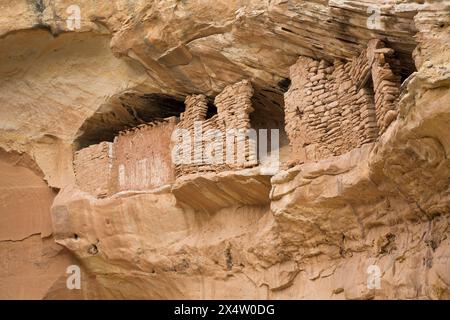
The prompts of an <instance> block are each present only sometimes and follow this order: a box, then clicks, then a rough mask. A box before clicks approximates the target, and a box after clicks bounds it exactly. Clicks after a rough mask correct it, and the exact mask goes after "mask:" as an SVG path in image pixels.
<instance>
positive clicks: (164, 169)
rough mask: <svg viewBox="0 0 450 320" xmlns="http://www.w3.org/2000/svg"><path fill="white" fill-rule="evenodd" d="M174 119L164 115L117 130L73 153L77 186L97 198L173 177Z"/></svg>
mask: <svg viewBox="0 0 450 320" xmlns="http://www.w3.org/2000/svg"><path fill="white" fill-rule="evenodd" d="M176 122H177V119H176V118H175V117H171V118H167V119H164V120H162V121H155V122H151V123H148V124H143V125H140V126H137V127H135V128H132V129H129V130H125V131H122V132H120V133H119V135H118V136H117V137H116V138H115V139H114V142H101V143H99V144H95V145H91V146H89V147H87V148H84V149H81V150H79V151H77V152H76V153H75V156H74V168H75V176H76V180H77V184H78V186H79V187H80V188H81V189H82V190H84V191H86V192H89V193H91V194H93V195H95V196H97V197H104V196H108V195H111V194H114V193H116V192H120V191H124V190H144V189H152V188H157V187H160V186H163V185H165V184H169V183H171V182H173V180H174V171H173V168H172V162H171V153H170V151H171V148H170V142H171V135H172V132H173V130H174V129H175V126H176Z"/></svg>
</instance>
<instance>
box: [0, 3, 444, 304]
mask: <svg viewBox="0 0 450 320" xmlns="http://www.w3.org/2000/svg"><path fill="white" fill-rule="evenodd" d="M70 5H73V1H69V0H67V1H66V0H64V1H53V0H46V1H6V2H5V3H4V4H2V5H0V7H2V12H3V14H1V16H0V104H1V105H2V107H1V108H0V119H1V120H0V147H1V148H2V149H1V150H2V151H1V153H0V162H1V166H0V167H1V170H0V171H1V181H2V190H3V191H2V192H3V195H4V196H3V197H2V200H1V207H0V220H1V221H2V223H1V224H0V237H1V239H0V251H1V252H2V253H1V254H0V256H2V257H6V258H3V259H2V260H1V264H0V297H1V298H36V299H43V298H50V299H51V298H72V297H74V298H118V299H120V298H144V299H155V298H163V299H167V298H196V299H203V298H210V299H211V298H212V299H215V298H247V299H255V298H258V299H280V298H284V299H302V298H326V299H368V298H370V299H372V298H375V299H378V298H389V299H398V298H406V299H448V298H450V292H449V284H450V274H449V270H450V268H449V258H450V252H449V250H450V246H449V237H448V235H449V227H448V226H449V217H450V215H449V212H450V187H449V178H450V159H449V154H450V129H449V128H450V108H449V106H450V97H449V95H450V89H449V87H450V61H449V52H450V44H449V41H448V39H449V34H450V31H449V30H450V27H449V23H450V8H449V5H448V4H447V3H446V2H445V1H425V2H424V1H406V0H404V1H385V2H384V3H383V5H380V3H379V1H375V0H367V1H366V0H365V1H325V2H323V1H322V2H317V1H307V0H298V1H294V0H292V1H284V0H282V1H251V2H241V1H200V2H192V1H184V2H183V1H181V2H180V1H175V0H173V1H171V0H170V1H166V0H165V1H150V2H149V1H125V0H123V1H122V0H117V1H111V2H101V3H99V2H95V4H94V3H93V2H92V1H89V0H84V1H79V3H78V5H79V8H80V12H81V21H80V22H81V23H80V27H81V28H80V29H76V30H71V28H69V27H68V26H69V24H67V21H66V20H67V19H68V18H69V15H70V13H68V11H67V9H68V7H69V6H70ZM72 29H73V28H72ZM241 89H242V91H239V90H241ZM183 101H185V103H186V105H187V106H188V107H187V108H186V110H185V111H184V114H183V116H181V112H183ZM213 104H214V105H215V106H216V107H217V115H213V114H208V110H212V109H213V106H212V105H213ZM191 107H192V108H191ZM235 107H236V108H235ZM253 109H254V110H253ZM231 112H234V114H231ZM283 113H284V121H283V120H282V121H280V115H283ZM168 117H175V118H178V119H176V120H175V121H174V122H167V121H162V122H161V120H162V119H165V118H168ZM281 118H282V117H281ZM195 120H204V121H206V122H207V123H208V124H209V125H211V128H217V129H220V128H222V127H221V126H223V124H224V123H225V127H226V124H227V123H228V124H229V126H239V127H242V128H248V127H249V126H251V127H252V128H258V129H259V128H266V129H269V128H278V129H279V130H280V131H281V133H283V132H284V131H285V132H286V134H287V138H288V140H289V141H288V144H289V145H290V148H289V149H290V150H287V148H285V147H284V145H280V150H279V152H280V154H283V157H282V160H283V161H282V162H283V163H282V165H281V166H280V168H279V170H278V172H275V173H271V174H269V175H267V174H261V171H260V170H259V168H260V164H261V163H259V162H258V163H254V164H253V165H252V168H239V170H236V169H237V168H234V167H230V168H213V170H210V169H211V168H205V167H202V166H199V165H198V164H194V165H192V166H181V167H178V168H177V167H176V166H175V165H174V164H173V163H171V159H169V158H170V157H169V155H170V150H171V146H170V144H171V143H173V140H172V139H171V137H169V136H171V135H170V133H171V131H173V130H174V129H175V128H176V127H180V128H191V126H192V124H193V122H194V121H195ZM124 130H125V131H124ZM120 132H122V133H120ZM281 136H282V134H280V137H281ZM286 145H287V143H286ZM202 148H203V147H202ZM248 150H250V148H249V149H248ZM198 151H199V149H193V150H192V152H193V154H195V152H198ZM248 158H249V159H250V158H251V157H248ZM143 159H153V160H151V161H149V160H146V161H144V162H143V161H142V160H143ZM250 160H253V159H250ZM258 160H260V159H258ZM205 169H207V170H205ZM177 170H178V171H177ZM206 171H207V172H206ZM121 182H122V183H121ZM70 265H78V266H80V267H81V270H82V285H81V290H68V289H67V287H66V279H67V273H66V270H67V267H68V266H70ZM372 266H376V267H377V268H378V269H379V270H380V272H381V274H380V286H376V287H371V286H368V285H367V284H368V278H369V275H370V274H368V270H369V271H370V270H373V269H370V267H372Z"/></svg>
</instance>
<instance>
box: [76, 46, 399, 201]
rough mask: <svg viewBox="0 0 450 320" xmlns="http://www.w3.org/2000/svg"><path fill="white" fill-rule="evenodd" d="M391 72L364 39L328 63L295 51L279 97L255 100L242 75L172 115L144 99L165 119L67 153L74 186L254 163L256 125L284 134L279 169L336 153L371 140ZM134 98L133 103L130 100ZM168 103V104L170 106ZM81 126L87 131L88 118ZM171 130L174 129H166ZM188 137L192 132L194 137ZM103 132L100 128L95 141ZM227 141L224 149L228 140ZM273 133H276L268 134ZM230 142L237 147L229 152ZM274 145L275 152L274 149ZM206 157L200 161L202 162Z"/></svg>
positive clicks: (389, 62) (391, 98) (99, 192)
mask: <svg viewBox="0 0 450 320" xmlns="http://www.w3.org/2000/svg"><path fill="white" fill-rule="evenodd" d="M399 74H400V65H399V61H398V60H397V59H396V58H395V53H394V51H393V50H392V49H390V48H388V47H386V46H385V45H384V43H383V42H382V41H380V40H372V41H369V43H368V46H367V48H366V49H365V50H363V51H362V52H361V53H360V55H359V56H357V57H355V58H354V59H353V60H351V61H349V62H342V61H339V60H336V61H334V63H333V64H331V63H329V62H327V61H325V60H320V61H319V60H313V59H311V58H308V57H300V58H299V59H298V61H297V62H296V63H295V64H294V65H293V66H292V67H291V68H290V76H291V81H292V82H291V83H290V86H289V87H288V90H287V92H286V93H285V96H284V101H282V102H281V103H279V102H276V101H274V100H273V99H277V98H276V97H278V98H279V97H280V95H279V94H278V95H277V94H273V93H272V95H271V96H272V101H271V100H269V99H267V97H266V98H264V97H263V98H261V96H262V95H261V94H258V95H255V90H254V88H253V86H252V84H251V82H250V81H249V80H243V81H240V82H237V83H235V84H233V85H229V86H227V87H226V88H225V89H224V90H223V91H222V92H221V93H219V94H218V95H217V96H216V97H215V98H214V101H213V102H212V101H211V100H209V99H208V97H207V96H205V95H203V94H194V95H189V96H187V97H186V98H185V102H184V104H185V111H184V112H180V113H179V115H178V116H177V115H173V114H174V112H175V113H176V112H177V110H180V109H181V108H180V106H179V103H178V102H177V100H175V99H171V98H164V99H161V98H160V99H159V102H158V101H156V100H155V99H153V102H154V103H153V109H155V108H156V110H158V115H159V116H161V114H163V115H164V114H166V115H167V114H168V113H171V115H172V116H171V117H168V118H165V119H160V120H155V121H152V122H150V123H142V124H140V125H137V126H135V127H132V128H129V129H126V130H122V131H119V133H118V134H116V133H114V132H111V130H109V135H110V140H111V136H113V141H102V142H100V143H98V144H92V145H90V146H88V147H85V148H82V149H81V150H78V151H76V153H75V156H74V168H75V172H76V177H77V182H78V184H79V186H80V187H81V188H82V189H83V190H85V191H87V192H90V193H92V194H94V195H96V196H100V197H102V196H107V195H112V194H114V193H116V192H120V191H126V190H148V189H154V188H159V187H162V186H165V185H170V184H172V183H174V182H175V180H176V179H177V178H180V177H183V176H187V175H191V174H199V173H202V172H203V173H205V172H216V173H218V172H221V171H227V170H240V169H245V168H252V167H257V166H258V165H260V164H261V160H262V159H258V148H259V144H258V133H256V129H259V128H274V129H280V131H281V132H282V133H281V134H282V135H284V134H285V132H286V133H287V136H288V138H289V145H290V150H289V151H288V154H287V156H286V155H283V156H282V157H281V158H280V159H281V161H285V162H286V163H285V165H292V164H295V163H304V162H310V161H317V160H320V159H325V158H327V157H330V156H336V155H341V154H344V153H346V152H348V151H350V150H352V149H354V148H358V147H361V146H362V145H363V144H366V143H371V142H374V141H376V140H377V138H378V136H379V135H380V134H382V133H383V132H384V131H385V130H386V129H387V127H388V126H389V124H390V123H391V122H392V121H393V120H394V119H395V118H396V117H397V114H398V111H397V106H396V102H397V98H398V95H399V88H400V75H399ZM263 93H264V92H263ZM266 93H267V91H266ZM269 93H270V92H269ZM131 97H132V96H130V95H126V98H127V99H128V101H132V99H131ZM140 99H141V100H142V97H141V98H140ZM120 100H121V101H123V100H124V98H123V97H120ZM136 100H138V101H139V99H137V98H136V97H134V101H136ZM155 101H156V102H155ZM171 103H172V104H174V105H175V108H171V107H170V104H171ZM274 104H276V105H277V106H278V107H280V106H281V107H283V106H284V111H285V115H284V112H279V111H278V112H277V111H276V110H277V109H276V107H274ZM134 105H135V104H133V103H130V102H129V103H128V105H127V107H128V108H129V109H131V110H133V112H132V114H134V115H135V117H137V116H136V109H137V108H136V107H134ZM161 105H162V107H161ZM138 106H139V109H138V110H142V111H141V113H144V114H145V112H146V118H147V119H149V118H151V119H154V118H155V116H154V115H152V114H150V115H149V111H146V108H145V105H144V104H142V103H141V104H138ZM155 106H156V107H155ZM255 108H257V110H258V111H259V112H255ZM165 110H166V111H165ZM169 110H170V111H169ZM274 110H275V111H274ZM156 112H157V111H154V113H156ZM269 112H272V114H270V113H269ZM152 116H153V117H152ZM138 119H139V120H140V121H141V122H143V120H141V119H140V118H138ZM134 120H136V119H134ZM90 121H94V120H92V119H90ZM270 121H272V123H270ZM283 122H284V123H283ZM197 125H198V128H197V127H196V126H197ZM284 125H285V128H286V129H285V128H284ZM84 126H85V127H88V126H89V123H88V124H85V125H84ZM96 128H97V130H98V128H99V127H98V126H96ZM100 128H101V127H100ZM230 129H231V130H232V135H231V136H230V137H228V136H227V134H226V133H227V130H230ZM249 129H253V130H255V131H254V132H255V133H256V135H253V136H252V135H250V134H248V133H247V130H249ZM176 130H179V131H178V132H176V134H175V131H176ZM183 130H184V131H183ZM103 131H105V130H103ZM266 131H267V130H266ZM86 132H87V133H86ZM86 132H85V133H84V134H83V135H81V137H80V138H79V140H80V141H84V142H85V143H86V141H88V140H89V139H88V138H86V136H88V137H91V138H92V137H94V136H96V134H95V133H94V134H89V133H90V131H89V130H86ZM239 133H243V134H241V135H239ZM186 134H187V137H186ZM196 134H200V135H201V136H200V137H201V138H200V139H196V137H195V135H196ZM264 134H266V132H264ZM114 135H115V136H114ZM104 136H105V134H100V135H97V138H99V137H100V138H101V137H104ZM229 138H230V139H232V143H231V148H230V147H229V146H230V143H228V144H227V139H229ZM282 138H283V137H281V138H280V135H279V133H277V135H276V136H275V137H274V138H273V139H278V140H281V139H282ZM269 141H270V138H269ZM228 142H229V141H228ZM183 143H185V144H186V145H183ZM239 144H242V145H239ZM285 144H286V141H282V142H281V143H280V144H279V146H278V147H277V148H278V149H282V148H284V145H285ZM175 145H176V146H175ZM238 146H239V147H241V150H244V152H238V149H239V148H238ZM270 146H271V145H269V149H270ZM242 147H243V148H242ZM284 149H285V148H284ZM271 151H272V150H269V151H268V153H270V152H271ZM273 151H276V152H277V156H280V155H279V154H278V153H279V152H280V150H273ZM282 153H285V151H283V152H282ZM217 154H218V155H219V157H217V156H216V155H217ZM207 155H208V157H210V159H208V160H209V161H205V160H206V159H205V158H206V157H207ZM230 158H231V161H228V162H227V160H229V159H230ZM174 159H175V162H176V163H174ZM95 173H97V174H95ZM98 173H101V174H98ZM87 177H89V178H87ZM93 177H94V178H93Z"/></svg>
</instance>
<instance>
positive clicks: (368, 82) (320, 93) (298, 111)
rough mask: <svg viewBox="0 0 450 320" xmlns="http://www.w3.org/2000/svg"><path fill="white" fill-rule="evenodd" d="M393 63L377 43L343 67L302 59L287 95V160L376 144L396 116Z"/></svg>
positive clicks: (315, 157)
mask: <svg viewBox="0 0 450 320" xmlns="http://www.w3.org/2000/svg"><path fill="white" fill-rule="evenodd" d="M396 63H397V62H396V60H395V59H394V58H393V50H392V49H389V48H385V47H384V44H383V42H381V41H379V40H371V41H369V44H368V46H367V48H366V49H365V50H363V52H362V53H361V54H360V55H359V56H358V57H357V58H355V59H354V60H352V61H350V62H347V63H343V62H341V61H335V62H334V64H333V65H331V64H329V63H328V62H326V61H324V60H321V61H317V60H313V59H311V58H307V57H300V58H299V59H298V61H297V62H296V64H294V65H293V66H292V67H291V69H290V74H291V87H290V88H289V90H288V92H286V94H285V123H286V132H287V134H288V136H289V140H290V144H291V159H293V160H294V161H297V162H305V161H315V160H320V159H324V158H327V157H329V156H333V155H340V154H343V153H345V152H347V151H349V150H351V149H353V148H356V147H359V146H361V145H362V144H365V143H369V142H373V141H375V140H376V139H377V137H378V135H379V134H381V133H383V132H384V131H385V130H386V128H387V127H388V125H389V124H390V122H392V121H393V120H394V119H395V117H396V116H397V110H396V103H395V101H396V99H397V97H398V93H399V86H400V78H399V76H397V75H395V74H394V73H393V72H392V66H394V67H396Z"/></svg>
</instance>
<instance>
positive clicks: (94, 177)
mask: <svg viewBox="0 0 450 320" xmlns="http://www.w3.org/2000/svg"><path fill="white" fill-rule="evenodd" d="M112 161H113V144H112V143H111V142H101V143H99V144H95V145H91V146H89V147H87V148H84V149H81V150H79V151H77V152H76V153H75V155H74V168H75V177H76V181H77V184H78V186H80V187H81V189H82V190H83V191H86V192H89V193H91V194H92V195H95V196H97V197H104V196H106V195H108V194H109V192H110V189H111V175H112Z"/></svg>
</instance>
